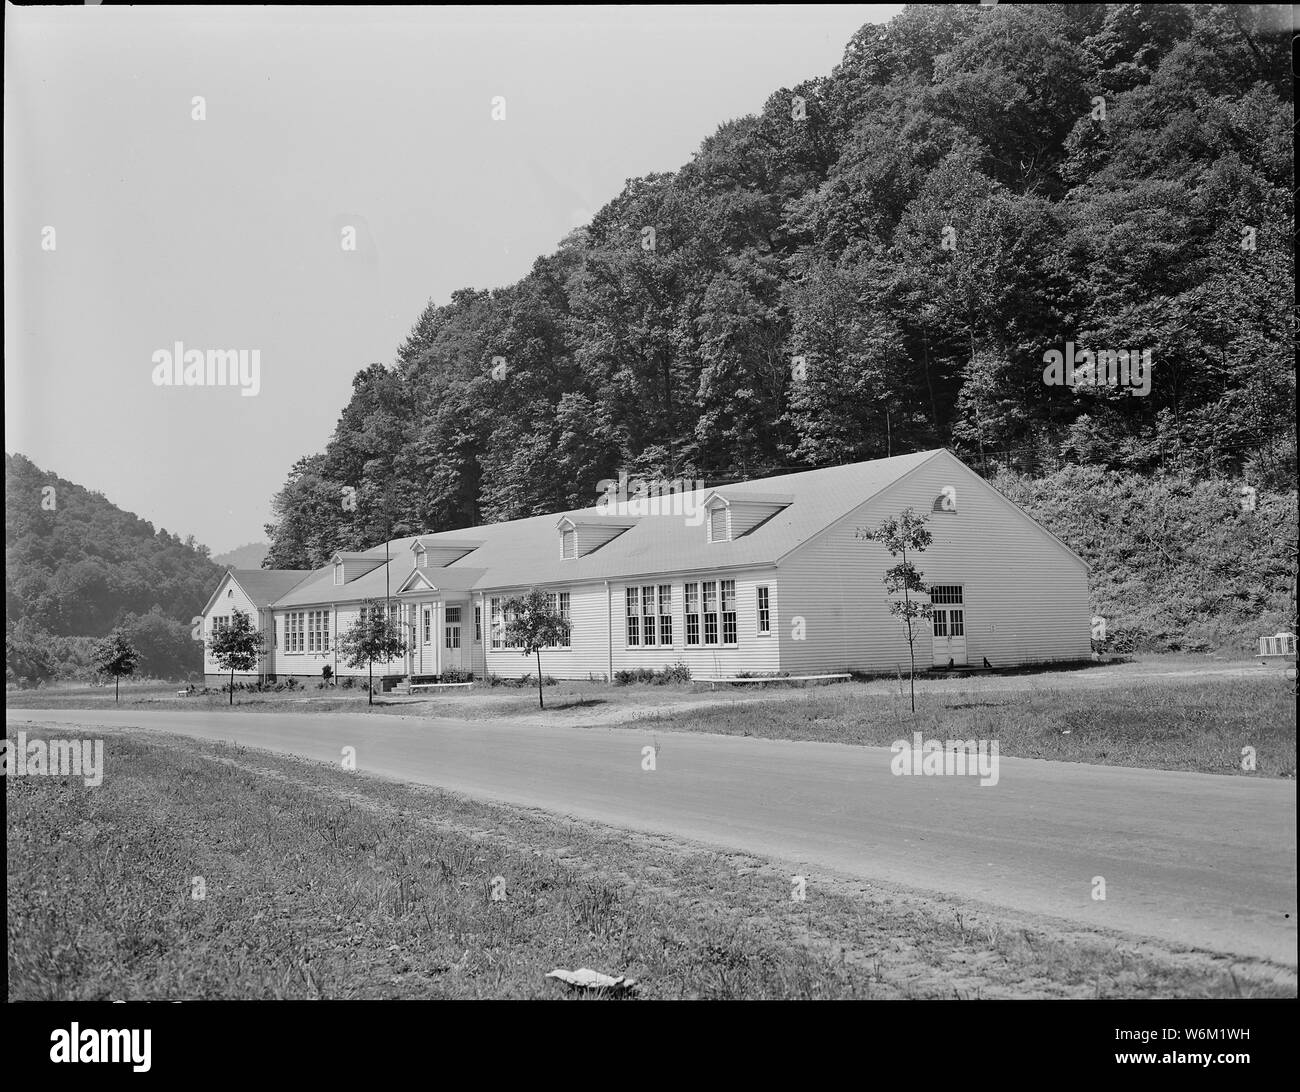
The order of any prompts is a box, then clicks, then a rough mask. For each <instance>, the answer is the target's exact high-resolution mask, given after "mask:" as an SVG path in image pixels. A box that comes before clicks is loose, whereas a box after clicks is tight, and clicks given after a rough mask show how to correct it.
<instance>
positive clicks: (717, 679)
mask: <svg viewBox="0 0 1300 1092" xmlns="http://www.w3.org/2000/svg"><path fill="white" fill-rule="evenodd" d="M848 678H852V676H851V675H847V674H845V675H762V676H759V677H758V678H753V679H737V678H722V677H721V676H701V677H700V678H698V679H692V680H691V681H692V682H706V683H708V684H709V685H710V686H713V687H715V688H716V685H717V684H718V683H751V682H752V683H767V682H812V681H813V680H816V679H848Z"/></svg>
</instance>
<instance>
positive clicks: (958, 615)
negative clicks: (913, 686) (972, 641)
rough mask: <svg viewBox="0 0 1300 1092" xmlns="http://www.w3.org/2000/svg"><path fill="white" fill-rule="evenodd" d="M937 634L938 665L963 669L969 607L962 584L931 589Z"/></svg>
mask: <svg viewBox="0 0 1300 1092" xmlns="http://www.w3.org/2000/svg"><path fill="white" fill-rule="evenodd" d="M930 603H931V604H932V610H933V613H932V614H931V616H930V625H931V627H932V628H933V631H934V666H935V667H947V666H948V665H949V664H950V663H951V664H952V665H953V666H959V665H962V664H965V662H966V608H965V606H964V605H963V603H962V587H961V585H960V584H936V585H935V586H934V587H932V588H931V589H930Z"/></svg>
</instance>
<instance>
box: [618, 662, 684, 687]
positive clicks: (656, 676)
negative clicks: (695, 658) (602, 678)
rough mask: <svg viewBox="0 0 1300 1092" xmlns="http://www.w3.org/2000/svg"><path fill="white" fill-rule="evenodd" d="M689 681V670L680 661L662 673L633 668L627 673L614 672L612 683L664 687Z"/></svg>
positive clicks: (649, 669)
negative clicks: (646, 684)
mask: <svg viewBox="0 0 1300 1092" xmlns="http://www.w3.org/2000/svg"><path fill="white" fill-rule="evenodd" d="M690 681H691V669H690V667H689V666H687V665H686V664H684V663H682V662H681V661H680V660H678V661H677V663H675V664H673V665H672V666H671V667H665V668H664V669H663V670H662V671H655V670H654V669H653V668H650V667H634V668H631V669H630V670H628V671H615V672H614V683H615V685H617V686H628V685H630V684H631V683H650V684H651V685H653V686H665V685H667V684H668V683H687V682H690Z"/></svg>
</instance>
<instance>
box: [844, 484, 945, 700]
mask: <svg viewBox="0 0 1300 1092" xmlns="http://www.w3.org/2000/svg"><path fill="white" fill-rule="evenodd" d="M925 522H926V517H925V516H918V515H917V514H916V513H915V512H913V511H912V509H910V508H905V509H904V510H903V511H902V512H901V513H900V514H899V515H897V516H891V517H890V518H889V519H886V520H884V521H882V522H881V524H880V526H879V527H876V528H875V529H874V530H864V529H863V528H861V527H859V528H858V531H857V537H858V538H860V539H865V540H867V541H868V542H879V543H880V544H881V545H883V546H884V547H885V549H886V550H888V551H889V555H890V557H901V558H902V561H900V562H899V563H898V564H897V565H891V566H890V567H889V568H888V569H886V570H885V576H884V585H885V587H886V588H887V589H888V591H889V594H890V596H891V598H890V600H889V613H890V614H892V615H894V617H896V618H901V619H902V620H903V625H904V627H905V629H906V632H907V658H908V661H909V672H908V675H909V679H910V682H911V688H912V712H913V713H915V712H916V636H917V635H916V629H915V627H914V625H913V620H914V619H917V618H925V619H928V618H929V617H930V615H931V613H932V608H931V606H930V603H929V602H928V597H927V600H925V601H923V600H922V598H921V597H922V596H925V582H924V580H923V579H922V576H923V574H922V573H921V572H919V571H918V570H917V568H916V566H915V565H913V564H912V563H911V562H910V561H908V560H907V551H908V550H911V551H912V552H913V553H917V554H919V553H922V552H923V551H924V550H925V549H926V547H928V546H929V545H930V542H931V541H932V536H931V535H930V532H929V529H928V528H927V527H926V526H925ZM900 593H901V594H902V597H903V598H902V599H899V598H897V597H898V595H899V594H900ZM913 595H915V596H917V598H916V599H913V598H912V596H913Z"/></svg>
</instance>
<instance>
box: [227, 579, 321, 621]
mask: <svg viewBox="0 0 1300 1092" xmlns="http://www.w3.org/2000/svg"><path fill="white" fill-rule="evenodd" d="M312 573H313V570H312V569H227V570H226V576H228V577H229V578H230V579H231V580H233V581H234V582H235V583H236V584H238V585H239V590H240V591H242V592H243V593H244V594H245V595H246V596H247V597H248V598H249V599H250V600H251V601H252V603H253V604H254V605H255V606H258V607H269V606H270V605H271V604H272V603H274V602H275V601H276V600H277V599H279V598H280V597H281V596H282V595H285V594H287V593H288V592H290V591H292V590H293V589H294V588H295V587H297V586H298V585H299V584H301V583H302V582H303V581H304V580H306V579H307V578H308V577H309V576H311V575H312ZM225 582H226V581H225V577H222V579H221V581H220V582H219V583H218V584H217V587H216V590H215V591H213V593H212V595H211V597H210V598H209V599H208V602H207V605H206V606H204V608H203V613H204V614H207V613H208V611H209V610H210V609H211V608H212V603H213V601H214V600H215V599H216V598H217V593H218V592H220V591H221V589H222V588H223V587H225Z"/></svg>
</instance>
